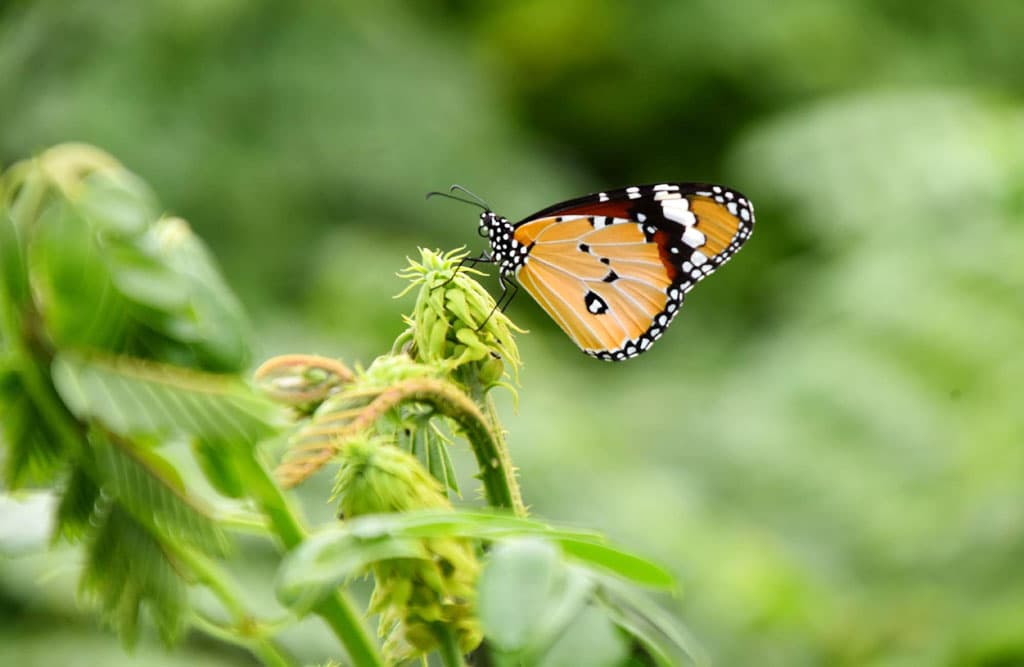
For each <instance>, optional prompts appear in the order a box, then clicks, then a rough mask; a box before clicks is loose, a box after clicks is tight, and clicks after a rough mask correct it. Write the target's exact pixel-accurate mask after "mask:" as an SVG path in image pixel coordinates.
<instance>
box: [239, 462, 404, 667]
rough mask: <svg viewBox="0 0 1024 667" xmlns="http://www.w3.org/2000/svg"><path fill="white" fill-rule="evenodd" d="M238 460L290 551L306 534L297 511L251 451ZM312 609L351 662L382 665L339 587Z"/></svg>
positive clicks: (359, 665) (367, 666) (360, 665)
mask: <svg viewBox="0 0 1024 667" xmlns="http://www.w3.org/2000/svg"><path fill="white" fill-rule="evenodd" d="M238 461H239V463H240V464H241V465H242V466H243V467H244V468H245V470H244V474H245V478H246V480H247V481H248V482H249V485H250V486H249V493H250V494H251V495H252V497H253V498H254V499H255V500H256V502H257V503H258V504H259V505H260V508H261V509H262V510H263V513H264V514H266V516H267V518H268V519H269V520H270V528H271V530H272V531H273V532H274V534H275V535H277V537H278V539H279V540H281V544H282V545H283V546H284V548H285V550H286V551H291V550H292V549H294V548H295V547H297V546H298V545H299V544H301V543H302V541H303V539H304V538H305V536H306V531H305V529H304V528H303V527H302V523H301V521H300V520H299V517H298V514H297V512H296V511H295V510H294V509H293V508H292V507H291V503H289V502H288V499H287V498H286V497H285V495H284V492H282V490H281V488H280V487H279V486H278V485H277V484H275V483H274V480H273V478H272V477H271V475H270V473H269V472H268V470H267V468H266V467H265V466H264V465H263V463H262V462H261V461H259V460H258V459H257V458H256V453H255V452H254V453H253V455H251V456H239V457H238ZM313 611H314V612H315V613H316V614H317V615H318V616H320V618H322V619H323V620H324V622H325V623H327V625H328V626H330V628H331V629H332V630H333V631H334V634H335V635H336V636H337V637H338V639H339V640H340V641H341V643H342V645H344V647H345V650H346V651H348V655H349V658H350V659H351V661H352V664H353V665H356V666H357V667H384V660H383V658H381V656H380V652H379V651H378V650H377V645H376V644H375V643H374V642H373V640H372V639H370V635H369V633H367V632H366V628H364V627H363V623H362V619H361V617H360V615H359V614H358V613H357V612H356V610H355V607H354V606H353V604H352V602H351V601H350V600H349V599H348V596H346V595H345V594H344V592H343V591H340V590H339V591H337V592H336V593H335V594H334V595H332V596H330V597H328V598H326V599H325V600H323V601H322V602H320V603H319V604H317V605H316V606H315V607H314V608H313Z"/></svg>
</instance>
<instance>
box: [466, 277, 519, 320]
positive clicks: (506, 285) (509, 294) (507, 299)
mask: <svg viewBox="0 0 1024 667" xmlns="http://www.w3.org/2000/svg"><path fill="white" fill-rule="evenodd" d="M498 284H499V285H500V286H501V295H500V296H499V297H498V300H497V301H495V302H494V308H491V312H490V313H488V314H487V317H485V318H484V321H483V322H481V323H480V325H479V326H478V327H477V328H476V330H477V331H480V330H481V329H483V328H484V325H486V324H487V322H489V321H490V319H491V317H493V316H494V313H495V312H496V311H498V310H500V311H501V312H503V313H504V312H505V309H506V308H508V304H510V303H512V299H513V298H515V296H516V294H517V293H518V292H519V285H518V284H517V283H516V282H515V281H514V280H512V279H511V278H508V277H505V276H503V275H501V274H500V273H499V274H498Z"/></svg>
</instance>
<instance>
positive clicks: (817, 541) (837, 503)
mask: <svg viewBox="0 0 1024 667" xmlns="http://www.w3.org/2000/svg"><path fill="white" fill-rule="evenodd" d="M1022 36H1024V3H1021V2H1019V0H1003V1H1000V0H992V1H991V2H985V3H975V2H968V1H966V0H933V1H932V2H929V3H927V4H925V3H910V2H898V1H896V0H866V1H864V2H858V3H823V2H818V1H816V0H779V1H778V2H773V3H764V2H759V1H757V0H737V1H735V2H728V3H725V2H718V1H717V0H687V1H679V2H672V1H670V0H665V1H656V0H644V1H640V2H611V1H610V0H566V1H563V2H550V1H549V0H526V1H523V2H514V3H475V2H469V1H466V0H461V1H460V0H447V1H445V0H421V1H420V2H411V1H410V2H399V1H397V0H376V1H375V2H373V3H358V2H342V1H335V2H327V1H323V2H313V3H274V2H244V1H242V0H157V1H154V2H147V3H112V2H92V1H89V2H76V3H58V2H39V3H32V2H17V1H15V2H7V3H3V4H0V109H2V113H0V163H4V164H10V163H11V162H12V161H14V160H16V159H20V158H23V157H26V156H29V155H31V154H33V153H36V152H38V151H40V150H42V149H44V148H46V147H48V146H50V145H52V144H55V143H59V142H63V141H69V140H76V141H86V142H90V143H94V144H96V145H98V146H100V147H101V148H103V149H105V150H107V151H109V152H111V153H112V154H114V155H115V156H117V157H118V158H119V159H121V160H122V161H123V162H124V163H125V164H126V165H127V166H128V167H129V168H130V169H132V170H133V171H135V172H137V173H138V174H139V175H140V176H142V177H143V178H144V179H146V180H147V181H149V182H150V183H151V184H152V185H153V187H154V189H155V190H156V192H157V193H158V194H159V196H160V198H161V200H162V202H163V204H164V206H166V207H167V209H168V210H169V211H170V212H173V213H175V214H178V215H181V216H183V217H185V218H187V219H188V220H189V221H190V222H191V223H192V224H193V226H194V227H195V228H196V230H197V231H198V232H199V233H200V234H201V235H202V236H203V237H204V238H205V239H207V241H208V242H209V243H210V244H211V245H212V247H213V249H214V251H215V253H216V254H217V255H218V257H219V258H220V260H221V262H222V264H223V266H224V268H225V271H226V273H227V274H228V278H229V280H230V282H231V283H232V284H233V286H234V287H235V288H236V290H237V291H238V292H239V293H240V294H241V296H242V298H243V300H244V301H245V303H246V305H247V307H248V309H249V311H250V313H251V316H252V320H253V323H254V326H255V329H256V332H257V339H258V341H259V345H260V350H261V354H262V355H263V356H269V355H270V354H275V353H280V352H286V351H293V352H297V351H303V352H318V353H322V354H331V355H336V356H340V357H343V358H344V359H346V360H348V361H363V362H368V361H369V360H371V359H372V358H373V356H375V355H376V354H379V353H382V352H384V351H386V350H387V349H388V348H389V347H390V344H391V341H392V340H393V339H394V337H395V336H396V335H397V334H398V333H399V331H400V330H401V328H402V324H401V320H400V313H401V312H402V311H404V310H408V308H409V307H410V303H409V302H407V301H406V302H403V301H395V300H393V299H392V295H394V294H395V293H397V292H398V291H399V290H400V289H401V287H402V285H401V283H400V281H399V280H398V279H397V278H395V277H394V273H395V271H397V270H399V269H400V268H401V267H402V266H403V264H404V263H405V257H406V256H408V255H413V254H415V252H416V247H417V246H428V247H440V248H453V247H457V246H460V245H463V244H469V246H470V247H471V248H472V249H473V250H474V251H477V250H479V249H481V248H480V247H479V244H480V242H481V240H480V239H478V238H477V236H476V231H475V227H476V216H477V213H476V211H475V210H474V209H472V208H470V207H464V206H460V205H458V204H455V203H452V202H446V201H438V200H432V201H430V202H426V201H424V198H423V195H424V193H425V192H426V191H428V190H433V189H443V188H444V187H446V186H447V185H448V184H450V183H461V184H463V185H466V186H467V187H470V188H471V189H473V190H474V191H476V192H477V193H479V194H480V195H481V196H483V197H484V198H486V199H487V200H488V201H489V202H490V203H491V205H492V206H493V207H494V208H495V209H496V210H497V211H498V212H500V213H502V214H504V215H507V216H508V217H510V218H513V219H516V218H519V217H522V216H525V215H527V214H529V213H531V212H533V211H534V210H537V209H540V208H542V207H545V206H547V205H548V204H550V203H553V202H555V201H558V200H560V199H565V198H569V197H571V196H575V195H579V194H582V193H585V192H592V191H596V190H601V189H605V188H609V187H615V186H622V185H627V184H631V183H644V182H657V181H663V180H710V181H719V182H723V183H727V184H729V185H731V186H733V187H735V188H737V189H739V190H741V191H742V192H744V193H745V194H746V195H748V196H749V197H750V198H751V199H752V200H753V201H754V203H755V204H756V206H757V212H758V227H757V230H756V233H755V235H754V238H753V240H752V241H751V242H750V243H749V244H748V246H747V247H746V248H745V249H744V250H743V252H742V253H740V255H739V256H738V257H737V258H736V260H735V261H734V262H732V263H730V265H729V267H728V268H727V269H726V270H724V271H722V272H721V273H720V274H717V275H716V276H715V277H714V278H713V279H712V280H709V281H708V282H706V283H704V284H702V285H701V287H700V288H699V289H698V290H696V291H695V292H694V293H693V294H692V295H691V296H690V298H689V299H688V301H687V305H686V308H685V310H684V312H683V314H682V315H681V316H680V318H679V319H678V320H677V321H676V323H675V324H674V325H673V327H672V330H671V331H670V332H669V333H668V335H666V336H665V337H664V338H663V339H662V340H661V341H659V343H658V344H657V345H656V346H655V347H654V348H653V350H652V351H651V352H649V353H648V354H646V355H644V356H642V357H640V358H638V359H636V360H633V361H630V362H627V363H623V364H614V365H613V364H603V363H599V362H596V361H593V360H591V359H589V358H587V357H585V356H583V355H582V354H580V353H579V352H578V351H577V350H576V349H575V347H574V346H573V345H572V344H571V343H570V342H569V341H568V340H567V339H566V338H565V337H564V336H563V335H562V334H561V333H560V332H559V331H557V329H556V328H555V327H554V326H553V324H552V323H551V322H549V321H548V320H547V318H546V316H545V315H544V313H543V312H542V311H541V310H540V309H539V307H537V306H536V305H535V304H533V303H532V302H531V300H530V299H529V298H528V297H526V296H525V295H523V296H522V297H521V298H519V299H518V300H517V301H516V302H515V303H513V304H512V306H511V308H510V310H509V314H510V315H511V316H512V317H513V319H514V320H516V321H517V322H518V323H519V324H521V325H523V326H525V327H527V328H529V329H530V334H529V335H525V336H522V337H521V338H520V341H521V346H522V348H523V350H522V351H523V358H524V360H525V363H526V366H525V368H524V369H523V372H522V375H521V399H520V403H519V408H518V412H514V411H513V407H512V405H511V401H507V402H506V405H504V406H503V412H504V415H505V417H506V425H507V427H508V428H509V430H510V441H511V446H512V448H513V458H514V460H515V462H516V464H517V465H518V466H519V467H520V469H521V475H522V480H523V484H524V491H525V494H526V497H527V501H528V502H529V503H530V505H531V507H532V510H533V512H534V513H535V514H537V515H539V516H542V517H545V518H548V519H552V520H559V521H564V522H571V523H576V524H580V525H586V526H589V527H593V528H597V529H600V530H603V531H605V532H607V533H608V534H610V535H611V536H612V537H614V538H615V539H616V540H618V541H620V542H623V543H626V544H628V545H630V546H631V547H632V548H634V549H635V550H637V551H639V552H641V553H643V554H645V555H647V556H650V557H653V558H656V559H659V560H660V561H662V562H665V563H667V564H668V565H670V567H671V568H672V569H673V570H674V571H675V572H676V573H677V574H678V576H679V577H680V579H681V581H682V583H683V586H684V589H685V590H684V594H683V595H682V596H681V597H680V598H679V599H666V600H664V601H663V602H664V603H665V605H666V606H667V607H669V608H670V609H671V610H672V612H673V613H675V614H676V615H678V616H679V618H681V619H682V620H683V621H684V622H685V623H686V624H687V626H688V627H689V629H690V632H691V633H692V634H693V635H694V636H695V637H696V638H697V640H698V642H699V643H700V644H701V645H702V646H703V647H704V649H705V650H706V652H707V653H708V654H709V655H710V656H711V657H712V659H713V661H714V662H715V664H718V665H754V664H756V665H786V666H801V665H885V666H897V665H955V666H967V665H972V666H974V665H985V666H988V667H1009V666H1011V665H1024V416H1022V410H1024V401H1022V399H1024V355H1022V342H1024V38H1022ZM489 284H490V285H492V286H493V285H494V282H493V280H492V281H491V282H490V283H489ZM469 488H472V486H471V485H470V487H469ZM471 495H472V494H471ZM8 519H10V517H8ZM8 523H9V521H8ZM254 548H255V547H254ZM243 556H244V554H243ZM242 561H243V564H244V565H246V566H250V567H253V568H256V569H258V562H259V558H257V557H255V556H254V557H253V558H252V559H245V558H243V559H242ZM254 562H255V563H256V564H254ZM26 573H32V576H28V575H27V574H26ZM43 575H45V576H43ZM71 582H73V577H67V576H63V574H62V573H61V572H59V571H58V572H47V571H46V569H45V568H43V567H41V566H37V567H35V569H32V567H30V566H28V565H26V564H25V563H24V562H16V561H12V560H10V559H0V618H2V619H3V620H2V622H0V663H2V664H28V665H32V664H39V665H44V664H45V665H51V664H64V665H72V664H82V665H86V664H88V665H92V664H108V665H117V664H139V663H142V664H167V665H178V664H182V665H184V664H189V665H191V666H192V667H197V666H198V665H203V664H219V665H224V664H240V665H241V664H247V660H248V659H247V658H246V657H245V656H243V655H240V654H238V653H235V652H232V651H228V650H226V649H224V648H223V647H220V646H218V645H217V644H215V643H214V642H212V641H211V640H205V639H202V638H200V637H195V638H193V639H192V640H191V641H190V642H188V644H187V645H186V646H185V647H184V648H183V649H181V651H179V652H178V653H176V654H172V655H170V656H167V655H164V654H163V653H162V651H161V650H160V649H159V648H154V647H151V646H148V645H143V646H142V647H141V648H140V649H139V651H138V652H137V653H136V655H135V656H134V657H128V656H125V655H123V654H122V653H121V650H120V648H119V646H118V644H117V641H116V639H115V638H113V637H112V636H110V635H108V634H106V633H105V632H104V631H102V630H101V629H99V628H98V627H97V624H96V621H95V620H94V619H93V618H92V616H90V615H89V614H88V613H87V612H86V611H83V610H81V609H79V608H78V607H76V605H75V602H74V588H73V584H72V583H71ZM12 661H13V662H12Z"/></svg>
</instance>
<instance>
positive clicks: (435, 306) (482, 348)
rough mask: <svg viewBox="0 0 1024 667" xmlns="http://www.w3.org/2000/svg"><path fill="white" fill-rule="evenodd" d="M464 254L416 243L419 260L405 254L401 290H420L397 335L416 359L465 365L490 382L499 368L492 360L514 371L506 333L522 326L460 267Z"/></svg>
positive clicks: (452, 367)
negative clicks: (403, 287) (406, 261)
mask: <svg viewBox="0 0 1024 667" xmlns="http://www.w3.org/2000/svg"><path fill="white" fill-rule="evenodd" d="M466 254H467V253H466V252H465V251H464V250H456V251H452V252H449V253H444V254H440V253H437V252H433V251H431V250H427V249H424V248H421V249H420V261H419V262H416V261H414V260H409V268H407V269H406V270H405V271H403V272H401V273H400V274H399V275H400V276H401V277H403V278H406V279H408V280H409V281H410V286H409V288H407V290H406V291H409V290H411V289H413V288H415V287H419V288H420V291H419V295H418V296H417V299H416V306H415V308H414V309H413V313H412V315H411V316H410V317H409V318H407V320H406V321H407V322H408V323H409V330H408V331H406V332H405V334H403V338H405V339H411V341H412V343H413V356H414V357H415V358H416V359H417V360H418V361H421V362H423V363H426V364H430V365H435V366H439V367H441V368H444V369H446V371H448V372H449V373H455V372H456V371H465V370H466V369H467V368H469V369H470V370H472V371H474V372H475V373H476V374H477V376H478V377H479V378H480V379H481V381H484V380H486V385H485V386H487V387H490V386H493V385H495V384H498V383H499V381H500V378H501V376H502V374H503V372H504V366H502V371H501V372H497V373H496V372H495V371H496V369H497V364H507V365H508V367H509V370H510V371H511V373H512V375H513V376H515V375H516V373H518V370H519V366H520V365H521V363H520V360H519V350H518V348H517V347H516V344H515V340H514V338H513V336H512V334H513V332H522V331H523V330H522V329H519V328H518V327H516V326H515V325H514V324H512V321H511V320H509V319H508V317H506V316H505V314H504V313H502V312H501V311H499V310H497V309H495V302H494V298H493V297H491V295H490V294H489V293H488V292H487V290H485V289H484V288H483V286H481V285H480V283H478V282H477V281H476V280H475V279H474V278H473V276H474V275H483V274H481V273H480V272H479V271H476V270H475V269H471V268H468V267H464V266H462V267H460V265H459V262H460V261H461V260H462V259H464V258H465V257H466ZM404 293H405V292H403V294H404ZM481 371H484V372H481Z"/></svg>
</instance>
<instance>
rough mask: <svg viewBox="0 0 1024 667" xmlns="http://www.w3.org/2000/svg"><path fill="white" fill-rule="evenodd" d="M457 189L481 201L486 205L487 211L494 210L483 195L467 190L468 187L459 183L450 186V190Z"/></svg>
mask: <svg viewBox="0 0 1024 667" xmlns="http://www.w3.org/2000/svg"><path fill="white" fill-rule="evenodd" d="M456 190H458V191H459V192H465V193H466V194H467V195H469V196H470V197H472V198H473V199H474V200H475V201H477V202H479V203H480V205H481V206H483V207H484V210H487V211H491V210H493V209H492V208H491V207H490V205H489V204H488V203H487V202H485V201H484V200H483V199H482V198H481V197H479V196H478V195H477V194H476V193H475V192H471V191H469V190H467V189H466V188H464V187H462V186H461V185H459V184H458V183H456V184H455V185H453V186H452V187H450V188H448V192H455V191H456Z"/></svg>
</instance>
